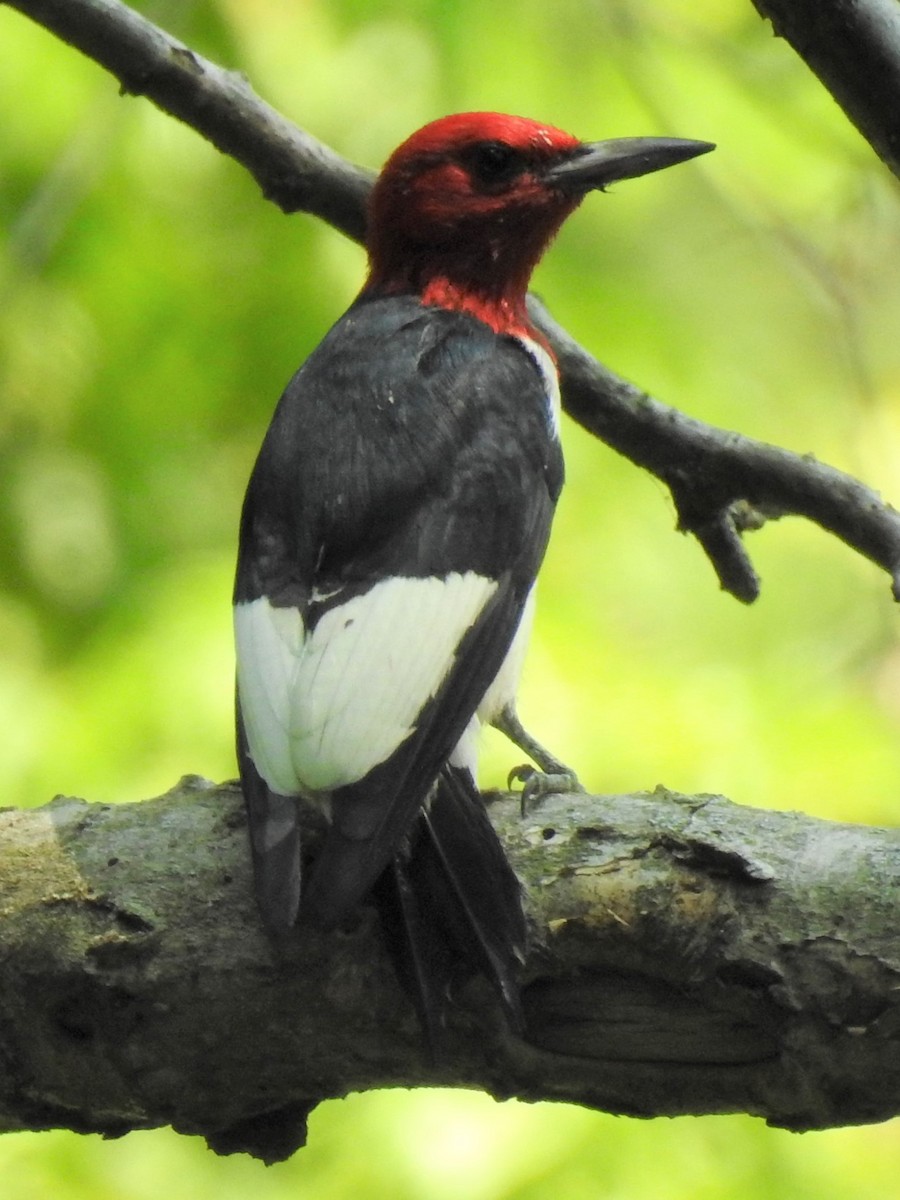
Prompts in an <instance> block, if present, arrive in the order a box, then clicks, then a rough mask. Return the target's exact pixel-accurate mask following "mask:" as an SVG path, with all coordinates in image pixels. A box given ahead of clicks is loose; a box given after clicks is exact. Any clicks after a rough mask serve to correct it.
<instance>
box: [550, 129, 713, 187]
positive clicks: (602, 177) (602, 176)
mask: <svg viewBox="0 0 900 1200" xmlns="http://www.w3.org/2000/svg"><path fill="white" fill-rule="evenodd" d="M710 150H715V144H714V143H713V142H694V141H689V140H687V139H686V138H654V137H636V138H612V139H611V140H610V141H608V142H582V144H581V145H580V146H576V147H575V149H574V150H572V151H571V152H570V153H569V154H567V155H566V157H565V158H564V159H562V160H561V161H558V162H556V163H554V164H553V166H552V167H550V169H549V170H548V171H546V172H545V174H544V179H545V180H546V181H547V183H550V184H552V185H553V186H554V187H558V188H560V189H561V190H562V191H565V192H573V193H575V194H576V195H581V194H583V193H584V192H590V191H592V190H593V189H594V188H599V189H600V190H601V191H602V190H603V188H605V187H606V185H607V184H609V183H615V182H616V181H617V180H619V179H634V178H635V177H636V176H638V175H649V174H650V172H651V171H661V170H662V169H663V167H674V166H675V164H676V163H680V162H687V160H688V159H689V158H696V157H697V155H698V154H708V153H709V151H710Z"/></svg>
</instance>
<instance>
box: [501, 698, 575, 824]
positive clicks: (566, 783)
mask: <svg viewBox="0 0 900 1200" xmlns="http://www.w3.org/2000/svg"><path fill="white" fill-rule="evenodd" d="M492 724H493V726H494V728H495V729H499V730H500V732H501V733H502V734H504V735H505V736H506V737H508V738H509V740H510V741H511V742H513V743H514V744H515V745H516V746H518V747H519V749H520V750H524V751H525V753H526V754H527V755H528V757H529V758H530V759H531V760H532V761H533V762H535V763H537V766H536V767H533V766H531V765H530V764H529V763H522V765H521V766H518V767H513V769H512V770H511V771H510V773H509V776H508V777H507V787H509V788H510V789H512V787H513V785H514V784H516V783H521V784H522V785H523V787H522V800H521V808H522V815H523V816H524V815H525V814H526V812H527V811H528V809H529V808H530V807H531V806H532V805H533V804H537V803H539V802H540V800H541V799H542V798H543V797H544V796H549V795H552V794H553V793H559V792H583V791H584V790H585V789H584V788H583V787H582V786H581V783H580V782H579V780H578V776H577V775H576V774H575V772H574V771H573V770H572V768H571V767H567V766H566V764H565V763H564V762H560V760H559V759H558V758H556V757H554V755H552V754H551V753H550V752H549V750H545V749H544V747H543V746H542V745H541V744H540V742H538V741H536V740H535V739H534V738H533V737H532V736H531V734H530V733H529V732H528V731H527V730H526V729H525V728H524V726H523V725H522V723H521V721H520V720H519V718H518V716H517V715H516V711H515V709H514V708H513V707H512V705H507V707H506V708H504V709H503V711H502V712H501V713H499V714H498V715H497V716H496V717H495V718H494V720H493V722H492Z"/></svg>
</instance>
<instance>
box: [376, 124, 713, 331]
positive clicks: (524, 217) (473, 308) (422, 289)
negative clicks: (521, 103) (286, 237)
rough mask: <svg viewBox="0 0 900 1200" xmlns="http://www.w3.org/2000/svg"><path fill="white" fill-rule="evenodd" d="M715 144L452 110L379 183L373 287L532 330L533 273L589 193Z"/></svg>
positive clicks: (407, 145)
mask: <svg viewBox="0 0 900 1200" xmlns="http://www.w3.org/2000/svg"><path fill="white" fill-rule="evenodd" d="M709 149H712V147H711V146H710V145H709V143H707V142H687V141H682V140H679V139H671V138H668V139H662V138H622V139H618V140H615V141H610V142H598V143H585V142H581V141H579V140H578V138H576V137H573V135H572V134H570V133H565V132H563V130H561V129H556V128H554V127H553V126H552V125H545V124H542V123H541V122H539V121H531V120H528V119H527V118H525V117H513V116H504V115H502V114H500V113H459V114H456V115H454V116H449V117H443V118H442V119H441V120H439V121H434V122H432V123H431V124H430V125H426V126H425V127H424V128H423V129H420V130H419V131H418V132H417V133H414V134H413V135H412V137H410V138H408V139H407V140H406V141H405V142H404V143H403V144H402V145H401V146H400V147H399V148H398V149H397V150H395V151H394V153H393V154H392V155H391V157H390V158H389V159H388V161H387V163H386V164H385V166H384V169H383V170H382V172H381V174H380V176H379V177H378V180H377V181H376V183H375V187H374V189H373V192H372V197H371V201H370V206H369V222H368V237H367V242H368V249H369V278H368V281H367V283H366V290H367V291H369V292H372V291H375V292H380V293H382V294H395V293H413V294H415V295H418V296H420V297H421V298H422V300H423V301H424V302H425V303H432V304H438V305H441V306H443V307H446V308H454V309H462V310H464V311H468V312H472V313H473V314H474V315H476V316H478V317H480V318H482V319H483V320H486V321H487V322H488V323H489V324H490V325H492V326H493V327H494V328H495V329H497V330H498V331H510V332H512V331H518V330H525V329H527V328H528V321H527V318H526V316H525V293H526V290H527V287H528V281H529V279H530V276H531V272H532V271H533V270H534V267H535V266H536V265H537V262H538V260H539V259H540V257H541V255H542V254H543V252H544V250H545V249H546V248H547V246H548V245H549V243H550V241H551V240H552V239H553V236H554V234H555V233H556V232H557V230H558V229H559V227H560V225H562V223H563V221H564V220H565V219H566V217H567V216H568V215H569V214H570V213H571V212H573V211H574V210H575V209H576V208H577V207H578V205H579V204H580V202H581V200H582V198H583V197H584V195H585V193H586V192H588V191H590V190H591V189H594V188H600V189H602V188H603V187H604V186H605V185H606V184H607V183H611V182H613V181H614V180H616V179H624V178H628V177H630V176H632V175H641V174H644V173H646V172H648V171H654V170H657V169H658V168H660V167H664V166H669V165H671V164H673V163H675V162H681V161H683V160H684V159H686V158H691V157H693V156H694V155H695V154H701V153H703V152H704V151H706V150H709Z"/></svg>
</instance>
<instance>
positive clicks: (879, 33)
mask: <svg viewBox="0 0 900 1200" xmlns="http://www.w3.org/2000/svg"><path fill="white" fill-rule="evenodd" d="M753 3H754V5H755V6H756V9H757V10H758V12H759V13H760V15H761V16H763V17H767V18H768V19H769V20H770V21H771V22H772V27H773V29H774V30H775V33H776V34H777V35H778V36H779V37H783V38H785V39H786V40H787V41H788V42H790V44H791V46H792V47H793V48H794V50H796V52H797V53H798V54H799V55H800V57H801V58H802V59H804V60H805V62H806V64H807V66H808V67H809V68H810V69H811V70H812V71H814V72H815V73H816V75H817V76H818V77H819V79H820V80H821V81H822V83H823V84H824V85H825V87H826V88H827V89H828V91H829V92H831V94H832V96H834V98H835V100H837V102H838V104H840V106H841V108H842V109H843V110H844V112H845V113H846V114H847V116H848V117H849V118H850V120H851V121H852V122H853V124H854V125H855V126H856V127H857V129H858V130H859V131H860V133H861V134H862V135H863V137H864V138H865V139H866V140H867V141H868V142H869V143H870V144H871V146H872V147H873V149H874V150H875V152H876V154H877V155H878V156H879V158H881V159H882V161H883V162H884V163H885V164H886V166H888V167H890V169H891V170H892V171H893V173H894V174H895V175H898V176H900V105H898V103H897V98H898V96H900V6H898V5H897V3H896V0H753Z"/></svg>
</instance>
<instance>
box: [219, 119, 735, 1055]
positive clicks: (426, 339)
mask: <svg viewBox="0 0 900 1200" xmlns="http://www.w3.org/2000/svg"><path fill="white" fill-rule="evenodd" d="M712 148H713V147H712V146H711V145H710V144H709V143H707V142H697V141H686V140H682V139H670V138H622V139H616V140H612V141H605V142H595V143H587V142H582V141H580V140H578V139H577V138H576V137H573V136H572V135H571V134H568V133H564V132H563V131H562V130H560V129H556V128H553V127H552V126H550V125H545V124H541V123H539V122H536V121H532V120H528V119H525V118H523V117H514V116H504V115H500V114H497V113H464V114H459V115H455V116H450V117H445V118H443V119H441V120H438V121H435V122H433V123H432V124H429V125H427V126H425V127H424V128H423V129H420V130H419V131H418V132H417V133H414V134H413V135H412V136H411V137H410V138H409V139H408V140H407V141H405V142H404V143H403V144H402V145H401V146H400V147H399V149H397V150H396V151H395V152H394V153H393V154H392V155H391V157H390V158H389V160H388V162H387V164H386V165H385V167H384V169H383V170H382V172H381V174H380V176H379V177H378V179H377V181H376V183H375V186H374V189H373V192H372V195H371V200H370V207H369V212H368V236H367V250H368V258H369V265H368V275H367V278H366V280H365V283H364V286H363V288H362V291H361V292H360V294H359V296H358V297H357V299H356V300H355V301H354V302H353V304H352V305H351V306H350V308H349V309H348V311H347V312H346V313H345V314H344V315H343V316H342V317H341V318H340V319H339V320H338V322H337V324H336V325H334V326H333V328H332V329H331V330H330V332H329V333H327V334H326V336H325V338H324V339H323V341H322V342H321V343H320V344H319V346H318V347H317V348H316V349H315V350H314V351H313V352H312V354H311V355H310V356H309V358H308V359H307V360H306V362H305V363H304V364H303V366H302V367H301V368H300V369H299V371H298V372H297V373H296V374H295V375H294V377H293V379H292V380H291V382H290V383H289V384H288V387H287V389H286V391H285V392H284V394H283V396H282V397H281V400H280V402H279V404H278V406H277V408H276V411H275V414H274V417H273V419H272V423H271V425H270V427H269V430H268V432H267V434H266V437H265V440H264V442H263V445H262V448H261V450H260V453H259V456H258V459H257V461H256V465H255V467H254V469H253V472H252V475H251V478H250V482H249V485H248V489H247V494H246V498H245V501H244V507H243V513H242V518H241V529H240V546H239V553H238V565H237V577H236V583H235V592H234V603H235V610H234V611H235V638H236V651H237V745H238V759H239V764H240V772H241V783H242V788H243V793H244V797H245V801H246V808H247V813H248V821H249V830H250V843H251V849H252V857H253V863H254V873H255V888H256V895H257V900H258V904H259V908H260V911H261V914H262V917H263V919H264V922H265V924H266V925H267V927H268V929H269V931H270V933H271V934H272V936H273V938H274V939H275V940H276V941H279V942H282V941H284V939H285V938H286V937H287V936H288V935H289V932H290V930H291V929H292V927H293V926H294V925H296V924H297V923H301V924H302V923H304V922H309V923H311V924H315V925H317V926H319V927H321V928H324V929H333V928H335V927H336V926H338V925H340V924H341V922H343V921H344V919H345V918H346V917H347V916H348V914H350V913H351V912H352V911H353V910H354V909H355V908H356V906H357V905H358V904H359V903H360V901H362V900H363V899H364V898H365V897H366V896H367V895H370V894H371V895H372V897H373V898H374V901H375V904H376V907H377V908H378V910H379V912H380V914H381V917H382V923H383V926H384V929H385V934H386V937H387V941H388V944H389V946H390V948H391V952H392V954H393V955H394V959H395V962H396V963H397V965H398V969H399V971H400V974H401V978H402V979H403V981H404V983H405V984H406V986H407V989H408V990H409V992H410V994H411V995H412V997H413V1000H414V1002H415V1004H416V1006H417V1009H418V1014H419V1018H420V1021H421V1022H422V1024H423V1026H424V1027H425V1030H426V1033H427V1034H428V1035H429V1036H434V1034H435V1031H436V1030H437V1029H438V1028H439V1026H440V1024H441V1022H442V1020H443V1017H444V1012H445V1007H446V1003H447V992H448V989H449V987H450V984H451V983H452V981H453V980H454V979H455V978H456V977H458V975H459V974H460V972H461V971H466V972H468V973H473V972H481V973H482V974H483V975H485V976H486V977H487V979H488V980H489V981H490V982H491V983H492V984H493V986H494V987H495V989H496V991H497V993H498V995H499V998H500V1000H501V1002H502V1004H503V1006H504V1008H505V1010H506V1013H507V1015H508V1017H509V1019H510V1021H511V1022H512V1024H513V1026H514V1027H519V1026H520V1024H521V1017H520V1012H519V1004H518V993H517V988H516V982H515V975H516V969H517V966H518V964H519V962H520V961H521V958H522V957H523V954H524V949H525V940H526V928H525V919H524V916H523V911H522V903H521V892H520V885H519V882H518V880H517V878H516V876H515V875H514V873H513V871H512V868H511V866H510V865H509V863H508V861H507V859H506V856H505V853H504V851H503V849H502V846H501V844H500V842H499V840H498V839H497V836H496V834H495V833H494V831H493V828H492V826H491V824H490V821H489V820H488V818H487V815H486V811H485V808H484V804H483V801H482V799H481V797H480V794H479V792H478V789H477V784H476V759H477V738H478V731H479V728H480V726H481V725H483V724H484V723H486V722H496V723H497V724H498V725H499V726H500V727H501V728H504V729H505V731H506V732H508V733H511V734H512V736H514V737H517V740H519V741H520V744H522V745H523V747H524V748H526V749H527V750H528V751H529V752H530V753H532V754H533V755H534V757H535V759H536V761H537V762H538V765H539V766H544V765H548V764H549V766H550V767H551V769H552V768H553V767H555V766H558V765H559V764H557V763H556V760H554V759H553V758H552V757H551V756H549V755H546V754H544V755H543V757H542V752H541V750H540V747H538V746H537V744H536V743H533V742H531V741H530V740H528V739H527V736H526V735H524V731H522V730H521V727H520V726H518V723H517V720H516V718H515V709H514V698H515V691H516V686H517V682H518V677H519V673H520V669H521V664H522V657H523V654H524V649H525V642H526V639H527V635H528V629H529V625H530V622H531V615H532V610H533V588H534V582H535V576H536V574H537V571H538V568H539V566H540V563H541V560H542V558H543V555H544V550H545V548H546V545H547V540H548V537H549V533H550V524H551V520H552V516H553V510H554V506H555V503H556V500H557V497H558V495H559V492H560V488H561V487H562V483H563V460H562V453H561V450H560V443H559V430H558V421H559V382H558V377H557V371H556V366H555V363H554V359H553V355H552V351H551V349H550V347H549V345H548V344H547V342H546V341H545V340H544V338H543V337H542V336H541V335H540V333H539V332H538V331H537V330H536V329H535V328H534V327H533V326H532V324H531V323H530V321H529V319H528V315H527V312H526V305H525V297H526V289H527V287H528V282H529V278H530V276H531V273H532V270H533V269H534V267H535V265H536V264H537V262H538V260H539V258H540V257H541V254H542V253H543V251H544V249H545V248H546V247H547V245H548V244H549V242H550V241H551V240H552V238H553V236H554V235H555V233H556V232H557V230H558V229H559V227H560V225H561V224H562V223H563V221H564V220H565V218H566V217H567V216H569V214H570V213H572V212H573V211H574V210H575V208H576V207H577V206H578V204H579V203H580V201H581V200H582V198H583V197H584V196H585V194H586V193H587V192H589V191H591V190H600V191H602V190H604V188H605V187H606V186H607V185H608V184H610V183H612V182H614V181H616V180H622V179H627V178H630V177H633V176H638V175H643V174H647V173H648V172H651V171H656V170H659V169H661V168H663V167H668V166H671V165H674V164H676V163H680V162H683V161H686V160H687V159H690V158H693V157H694V156H695V155H698V154H703V153H705V152H706V151H708V150H711V149H712ZM517 733H518V735H520V736H517ZM300 798H302V799H304V800H307V801H311V802H313V803H314V804H315V805H317V806H318V807H319V808H320V809H321V811H322V812H323V813H324V815H325V817H326V820H327V832H326V834H325V837H324V842H323V844H322V848H321V850H320V851H319V853H318V855H317V857H316V858H315V860H314V861H313V862H312V863H311V864H310V865H309V866H308V867H306V866H305V867H304V868H303V872H302V874H303V878H302V881H301V846H300V839H299V833H298V821H299V817H298V800H299V799H300Z"/></svg>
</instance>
